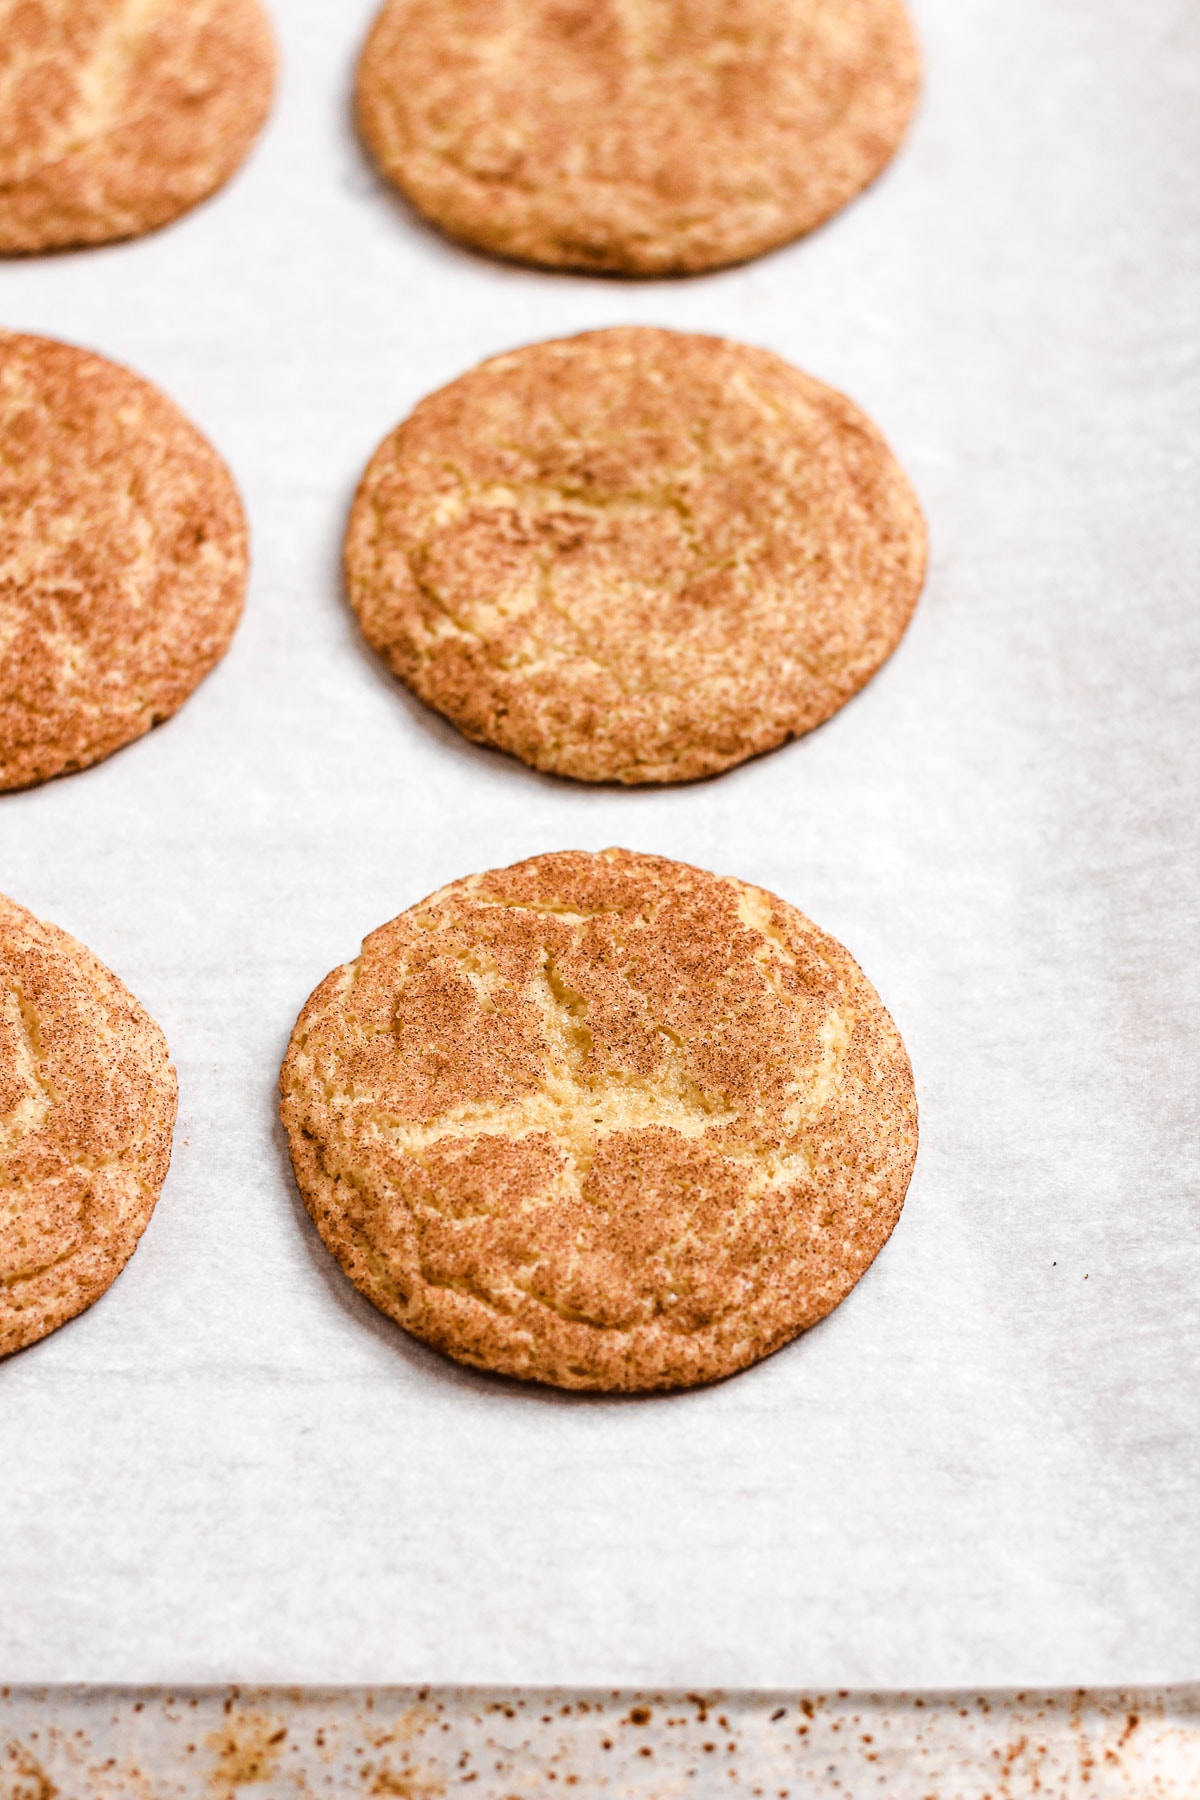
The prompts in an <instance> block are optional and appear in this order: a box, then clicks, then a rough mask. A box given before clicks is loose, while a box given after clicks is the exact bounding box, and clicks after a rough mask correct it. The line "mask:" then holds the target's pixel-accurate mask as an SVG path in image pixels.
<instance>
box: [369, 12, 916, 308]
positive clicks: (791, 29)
mask: <svg viewBox="0 0 1200 1800" xmlns="http://www.w3.org/2000/svg"><path fill="white" fill-rule="evenodd" d="M918 78H919V66H918V56H917V49H916V44H915V41H914V38H913V33H912V27H911V25H910V23H909V19H908V15H907V13H906V11H905V9H904V6H903V5H902V3H901V0H386V4H385V5H384V7H383V9H382V11H381V12H380V14H379V16H378V18H377V20H376V22H375V25H374V27H373V29H372V31H371V34H370V37H369V38H368V40H367V44H366V48H365V50H364V52H363V56H362V61H361V64H360V67H359V75H358V121H359V129H360V131H361V132H362V135H363V137H364V138H365V140H366V143H367V145H368V146H369V148H370V150H371V152H372V154H373V155H374V157H375V159H376V161H377V162H378V164H379V166H380V168H381V169H382V170H383V172H384V174H385V175H387V176H388V178H389V179H390V180H391V181H393V182H394V183H395V185H396V186H397V187H398V188H400V189H401V191H402V192H403V193H404V194H406V195H407V197H408V198H409V199H410V200H411V201H412V202H413V204H414V205H415V206H416V207H417V208H418V209H419V211H420V212H422V213H424V214H425V215H426V217H427V218H429V219H431V220H433V222H434V223H435V224H437V225H439V226H441V227H442V229H443V230H445V231H447V232H449V233H450V234H451V235H452V236H454V237H456V238H461V239H463V240H464V241H465V242H467V243H470V244H474V245H477V246H478V247H480V248H481V249H484V250H489V251H491V252H493V253H494V254H496V255H499V256H505V257H512V258H515V259H518V260H520V261H524V262H531V263H539V264H542V265H544V266H548V267H554V268H566V269H583V270H604V271H609V272H612V273H619V274H627V275H664V274H687V273H692V272H694V271H696V270H701V269H711V268H717V267H720V266H721V265H723V264H727V263H734V262H740V261H742V260H744V259H745V258H746V257H750V256H757V255H759V254H760V253H761V252H763V251H765V250H770V249H772V248H774V247H775V246H776V245H777V244H782V243H785V242H787V241H788V240H789V239H790V238H795V237H799V236H800V235H801V234H802V233H804V232H806V231H811V230H812V228H813V227H814V226H815V225H819V224H820V223H821V221H822V220H823V219H826V218H828V217H829V215H830V214H831V213H833V212H836V211H837V210H838V208H839V207H841V206H844V205H845V204H846V202H847V201H848V200H850V199H852V198H853V196H854V195H855V194H857V193H858V192H859V191H860V189H862V188H864V187H866V185H867V184H868V182H870V181H872V180H873V179H874V178H875V176H876V175H877V174H878V173H879V171H880V170H881V169H882V168H883V166H884V165H885V163H887V162H888V160H889V159H890V157H891V156H892V154H893V152H894V151H895V149H896V147H897V145H898V144H899V142H900V140H901V138H902V137H903V135H904V131H905V128H906V126H907V124H908V120H909V117H910V115H911V113H912V109H913V106H914V103H915V99H916V92H917V84H918Z"/></svg>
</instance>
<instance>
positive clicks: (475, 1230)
mask: <svg viewBox="0 0 1200 1800" xmlns="http://www.w3.org/2000/svg"><path fill="white" fill-rule="evenodd" d="M281 1095H282V1116H283V1121H284V1125H285V1127H286V1129H287V1134H288V1142H289V1145H290V1148H291V1155H292V1162H293V1166H294V1168H295V1171H296V1177H297V1180H298V1182H299V1186H300V1191H301V1193H302V1195H303V1197H304V1201H305V1204H306V1206H307V1207H308V1210H309V1212H310V1213H311V1215H312V1217H313V1220H314V1221H315V1223H316V1225H317V1228H318V1230H319V1231H320V1233H321V1235H322V1237H323V1238H324V1240H325V1242H326V1244H327V1246H328V1247H329V1249H330V1250H332V1252H333V1254H334V1255H335V1256H336V1257H337V1259H338V1261H339V1262H340V1263H341V1265H342V1267H343V1269H344V1270H345V1271H346V1273H347V1274H348V1275H349V1277H350V1279H351V1280H352V1281H353V1282H354V1283H355V1285H356V1286H357V1287H359V1288H360V1289H361V1290H362V1292H363V1293H364V1294H366V1295H367V1297H368V1298H369V1299H370V1300H372V1301H373V1302H374V1303H375V1305H376V1306H378V1307H380V1308H381V1309H382V1310H383V1311H384V1312H386V1313H388V1314H390V1315H391V1317H392V1318H394V1319H396V1320H398V1321H399V1323H400V1324H401V1325H403V1326H404V1327H405V1329H406V1330H408V1331H410V1332H412V1333H413V1334H414V1335H415V1336H417V1337H419V1338H422V1339H424V1340H425V1341H426V1342H427V1343H429V1344H432V1345H434V1346H436V1347H437V1348H438V1349H440V1350H444V1351H446V1352H447V1353H448V1354H449V1355H451V1356H453V1357H456V1358H457V1359H458V1360H459V1361H461V1362H465V1363H470V1364H474V1365H476V1366H477V1367H480V1368H485V1369H492V1370H496V1371H498V1372H500V1373H502V1374H506V1375H514V1376H518V1377H520V1378H522V1379H526V1380H537V1381H544V1382H551V1383H554V1384H556V1385H558V1386H561V1387H568V1388H592V1389H600V1390H609V1391H620V1390H628V1391H633V1390H639V1389H655V1388H675V1387H687V1386H692V1385H695V1384H697V1383H701V1382H707V1381H713V1380H716V1379H718V1378H719V1377H721V1376H724V1375H729V1374H731V1373H733V1372H734V1371H735V1370H737V1369H741V1368H744V1367H745V1366H746V1365H747V1364H749V1363H752V1362H755V1361H756V1360H757V1359H758V1358H760V1357H763V1356H766V1355H768V1354H770V1352H771V1351H773V1350H776V1349H778V1348H779V1347H780V1346H781V1345H782V1344H785V1343H787V1341H788V1340H789V1339H790V1338H792V1337H794V1336H795V1335H796V1334H797V1333H798V1332H800V1331H802V1330H804V1329H805V1328H806V1327H808V1326H810V1325H813V1324H815V1323H816V1322H817V1320H819V1319H821V1318H823V1317H824V1316H825V1314H827V1313H828V1312H829V1311H830V1310H831V1309H832V1308H833V1307H835V1306H836V1305H837V1304H838V1302H839V1301H840V1300H842V1299H843V1298H844V1297H845V1296H846V1294H847V1293H848V1292H849V1291H850V1289H851V1288H852V1287H853V1286H854V1284H855V1282H856V1281H857V1280H858V1279H859V1277H860V1276H861V1275H862V1273H863V1271H864V1270H865V1269H866V1268H867V1266H868V1264H869V1263H870V1262H871V1261H872V1259H873V1258H874V1257H875V1256H876V1255H877V1254H878V1252H879V1250H880V1249H881V1248H882V1246H883V1244H884V1243H885V1241H886V1239H887V1237H888V1235H889V1234H890V1232H891V1230H892V1228H893V1226H894V1225H895V1223H896V1220H897V1218H898V1216H899V1213H900V1209H901V1206H902V1204H903V1201H904V1194H905V1190H906V1188H907V1186H908V1181H909V1177H910V1174H911V1172H912V1167H913V1162H914V1159H915V1156H916V1148H917V1118H916V1101H915V1096H914V1089H913V1082H912V1074H911V1071H910V1068H909V1063H908V1058H907V1055H906V1054H905V1050H904V1046H903V1044H902V1043H901V1041H900V1038H899V1036H898V1034H897V1032H896V1029H895V1026H894V1025H893V1024H892V1021H891V1019H890V1018H889V1017H888V1014H887V1013H886V1012H885V1010H884V1008H883V1006H882V1005H881V1003H880V1001H879V999H878V997H877V995H876V994H875V992H874V990H873V989H872V988H871V986H870V984H869V983H868V982H867V980H866V979H865V977H864V976H863V974H862V972H861V971H860V970H859V968H858V967H857V965H856V964H855V963H854V961H853V960H852V958H851V957H850V956H849V955H848V954H847V952H846V951H845V950H844V949H843V948H842V947H841V945H840V944H838V943H836V942H835V941H834V940H833V939H832V938H830V937H828V936H827V935H826V934H825V933H824V932H822V931H819V930H818V929H817V927H816V926H815V925H813V924H812V923H811V922H810V921H809V920H808V919H806V918H805V917H804V916H803V914H801V913H799V912H797V911H796V909H795V908H794V907H791V906H789V905H787V904H786V902H784V901H782V900H779V899H777V898H776V897H775V896H774V895H772V894H769V893H766V892H765V891H764V890H762V889H760V888H756V887H752V886H749V885H748V884H747V883H744V882H739V881H734V880H728V879H724V878H722V877H719V876H716V875H710V874H706V873H705V872H704V871H702V870H699V869H694V868H691V867H689V866H687V865H686V864H682V863H675V862H668V861H666V860H664V859H663V858H661V857H653V856H643V855H636V854H631V853H630V852H628V851H623V850H608V851H605V852H603V853H602V854H600V855H593V854H590V853H586V852H583V851H568V852H563V853H561V854H556V855H549V856H540V857H534V858H532V859H531V860H530V861H528V862H524V863H518V864H517V865H516V866H515V867H513V868H510V869H497V870H493V871H491V872H490V873H488V874H484V875H475V876H472V877H470V878H468V879H467V880H464V881H459V882H455V883H454V884H453V885H452V886H450V887H448V888H444V889H442V890H441V892H440V893H437V894H434V895H432V896H431V897H430V898H429V899H428V900H425V901H423V902H422V903H421V904H420V905H418V906H414V907H412V908H411V909H410V910H409V911H408V912H406V913H402V914H401V915H400V916H399V918H396V919H393V920H392V921H391V923H390V924H388V925H385V926H383V927H382V928H381V929H380V930H378V931H376V932H374V933H372V935H371V936H370V937H369V938H368V939H367V940H366V942H365V944H364V945H363V949H362V954H361V956H360V957H359V958H358V959H357V960H356V961H355V962H353V963H350V964H347V965H346V966H345V967H343V968H339V969H335V970H334V971H333V973H332V974H331V975H329V976H328V977H327V979H326V980H325V981H323V982H322V983H321V985H320V986H319V987H318V988H317V990H316V992H315V993H314V994H313V995H312V997H311V998H310V1000H309V1001H308V1004H307V1005H306V1006H305V1008H304V1010H303V1011H302V1013H301V1015H300V1018H299V1020H298V1022H297V1024H296V1028H295V1031H294V1033H293V1035H292V1040H291V1044H290V1047H289V1049H288V1053H287V1057H286V1060H285V1062H284V1065H283V1070H282V1075H281Z"/></svg>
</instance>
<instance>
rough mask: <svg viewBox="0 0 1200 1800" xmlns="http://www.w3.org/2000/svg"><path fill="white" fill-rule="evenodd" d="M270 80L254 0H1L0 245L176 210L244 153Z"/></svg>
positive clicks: (119, 232)
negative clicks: (2, 98) (2, 101)
mask: <svg viewBox="0 0 1200 1800" xmlns="http://www.w3.org/2000/svg"><path fill="white" fill-rule="evenodd" d="M274 81H275V45H274V40H273V37H272V34H271V27H270V24H269V23H268V20H267V16H266V14H265V13H264V12H263V10H262V7H261V6H260V4H259V0H0V93H2V94H3V96H4V103H3V105H2V106H0V254H9V255H12V254H14V253H22V252H29V251H36V250H56V249H62V248H66V247H68V246H71V245H82V244H102V243H108V242H111V241H112V240H113V239H116V238H128V237H137V236H139V235H140V234H141V233H142V232H145V231H152V230H153V229H154V228H155V227H156V226H158V225H164V224H166V222H167V221H168V220H169V219H174V218H175V217H177V215H178V214H179V213H182V212H186V211H187V209H188V208H189V207H191V206H195V205H196V203H197V202H198V201H200V200H203V199H205V198H206V197H207V196H208V195H209V194H211V193H212V192H213V191H214V190H215V189H216V188H219V187H220V186H221V185H222V183H223V182H225V181H227V180H228V179H229V177H230V176H231V175H232V174H233V172H234V170H235V169H236V168H237V166H238V164H239V163H240V162H241V161H242V158H243V157H244V156H245V155H246V153H247V151H248V150H249V148H250V145H251V144H252V143H253V141H254V139H255V137H257V135H258V132H259V130H260V128H261V126H262V123H263V121H264V119H265V118H266V116H267V113H268V112H269V111H270V107H271V98H272V91H273V88H274Z"/></svg>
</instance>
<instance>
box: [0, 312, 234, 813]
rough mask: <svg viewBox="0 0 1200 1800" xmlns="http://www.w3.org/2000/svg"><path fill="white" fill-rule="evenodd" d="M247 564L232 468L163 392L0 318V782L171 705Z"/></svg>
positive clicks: (115, 740) (99, 745)
mask: <svg viewBox="0 0 1200 1800" xmlns="http://www.w3.org/2000/svg"><path fill="white" fill-rule="evenodd" d="M247 566H248V551H247V540H246V523H245V519H244V517H243V514H242V507H241V502H240V501H239V499H238V495H237V490H236V488H235V487H234V485H233V480H232V478H231V476H230V474H229V471H228V469H227V468H226V467H225V464H224V463H223V462H222V460H221V458H220V457H219V456H218V455H217V453H216V451H215V450H214V449H213V448H212V446H211V444H209V443H208V441H207V440H206V439H205V438H204V437H202V436H201V434H200V433H199V432H198V431H197V430H196V428H195V426H194V425H192V424H190V423H189V422H188V420H187V419H185V418H184V416H183V414H182V413H180V412H179V410H178V408H177V407H175V406H174V405H173V404H172V402H171V401H170V400H168V399H167V398H166V396H165V395H164V394H161V393H160V392H159V391H158V390H157V388H154V387H151V386H150V384H149V382H146V381H142V380H141V379H140V378H139V377H138V376H136V375H134V374H131V373H130V371H129V370H128V369H123V368H120V367H119V366H118V365H117V364H115V363H111V362H107V361H106V360H105V359H104V358H103V357H99V356H94V355H92V354H91V353H90V352H89V351H86V350H77V349H74V348H73V347H72V346H70V345H68V344H60V343H56V342H54V341H53V340H51V339H49V338H38V337H26V336H22V335H19V334H17V333H14V332H4V331H0V788H17V787H27V786H29V785H30V784H31V783H33V782H38V781H46V780H48V779H49V778H50V777H51V776H53V775H61V774H64V773H66V772H68V771H70V770H74V769H83V768H87V767H88V765H89V764H91V763H94V762H98V761H100V759H101V758H102V757H105V756H108V755H110V754H111V753H112V752H113V751H114V750H118V749H120V747H121V746H122V745H123V744H128V743H130V742H131V741H132V740H133V739H134V738H137V737H140V736H141V735H142V733H143V732H146V731H149V729H150V727H151V726H152V725H157V724H158V723H159V722H160V721H161V720H163V719H166V718H169V717H170V715H171V714H172V713H174V712H175V711H177V709H178V708H179V707H180V706H181V705H182V704H183V702H184V701H185V700H186V699H187V697H188V695H189V694H190V693H191V692H192V690H193V689H194V688H195V687H196V686H197V684H198V683H199V682H200V681H201V680H202V678H203V677H204V676H205V675H206V674H207V673H208V671H209V670H210V669H211V668H212V666H213V664H214V663H215V662H217V661H218V659H219V658H220V657H221V656H223V655H224V653H225V650H226V649H227V648H228V645H229V640H230V638H231V637H232V636H233V632H234V628H235V626H236V624H237V621H238V618H239V616H240V614H241V610H242V600H243V596H244V594H245V588H246V575H247Z"/></svg>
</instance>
